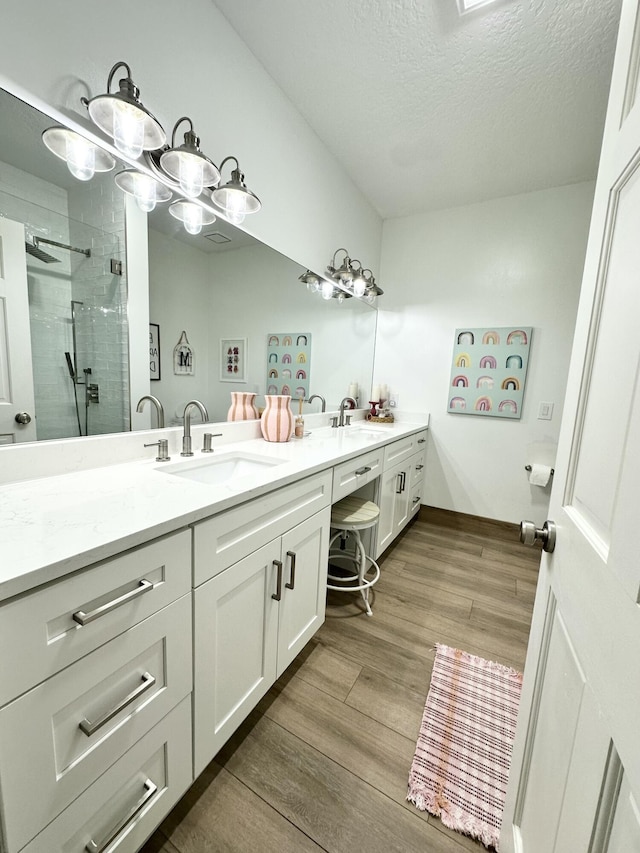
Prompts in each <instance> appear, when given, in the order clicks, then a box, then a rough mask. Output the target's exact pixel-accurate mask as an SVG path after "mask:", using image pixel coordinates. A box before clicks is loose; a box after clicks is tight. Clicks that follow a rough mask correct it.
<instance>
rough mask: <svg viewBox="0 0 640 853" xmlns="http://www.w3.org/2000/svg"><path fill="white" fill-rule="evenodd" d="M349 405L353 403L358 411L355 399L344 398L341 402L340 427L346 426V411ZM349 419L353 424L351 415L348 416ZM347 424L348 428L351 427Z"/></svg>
mask: <svg viewBox="0 0 640 853" xmlns="http://www.w3.org/2000/svg"><path fill="white" fill-rule="evenodd" d="M347 403H353V408H354V409H356V408H357V407H358V404H357V402H356V401H355V400H354V399H353V397H343V398H342V400H340V420H339V421H338V426H344V409H345V406H346V404H347ZM347 418H348V419H349V423H350V422H351V415H347ZM349 423H347V426H349Z"/></svg>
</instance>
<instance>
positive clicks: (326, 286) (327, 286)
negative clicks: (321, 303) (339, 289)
mask: <svg viewBox="0 0 640 853" xmlns="http://www.w3.org/2000/svg"><path fill="white" fill-rule="evenodd" d="M320 294H321V296H322V298H323V299H327V300H329V299H333V285H332V284H331V282H330V281H323V282H322V287H321V288H320Z"/></svg>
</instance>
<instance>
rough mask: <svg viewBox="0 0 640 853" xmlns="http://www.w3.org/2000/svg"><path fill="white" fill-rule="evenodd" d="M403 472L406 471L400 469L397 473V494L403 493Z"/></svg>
mask: <svg viewBox="0 0 640 853" xmlns="http://www.w3.org/2000/svg"><path fill="white" fill-rule="evenodd" d="M403 474H404V471H399V472H398V473H397V474H396V495H401V494H402V475H403Z"/></svg>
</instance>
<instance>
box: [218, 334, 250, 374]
mask: <svg viewBox="0 0 640 853" xmlns="http://www.w3.org/2000/svg"><path fill="white" fill-rule="evenodd" d="M246 381H247V339H246V338H221V339H220V382H246Z"/></svg>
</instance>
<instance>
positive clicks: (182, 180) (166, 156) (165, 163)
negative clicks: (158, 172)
mask: <svg viewBox="0 0 640 853" xmlns="http://www.w3.org/2000/svg"><path fill="white" fill-rule="evenodd" d="M160 166H161V168H162V169H163V171H165V172H166V173H167V175H169V177H170V178H172V179H173V180H174V181H178V183H179V184H180V189H181V190H182V192H183V193H184V194H185V195H186V196H188V197H189V198H197V197H198V196H199V195H200V193H201V192H202V190H203V189H204V188H205V187H211V186H214V185H215V184H217V183H218V181H219V180H220V172H219V171H218V170H217V168H216V166H215V165H214V164H213V163H212V162H211V160H209V159H208V157H205V156H204V154H201V153H199V152H198V151H195V150H190V149H189V147H188V146H186V145H181V146H180V148H171V149H170V150H169V151H165V152H164V153H163V154H162V155H161V157H160Z"/></svg>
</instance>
